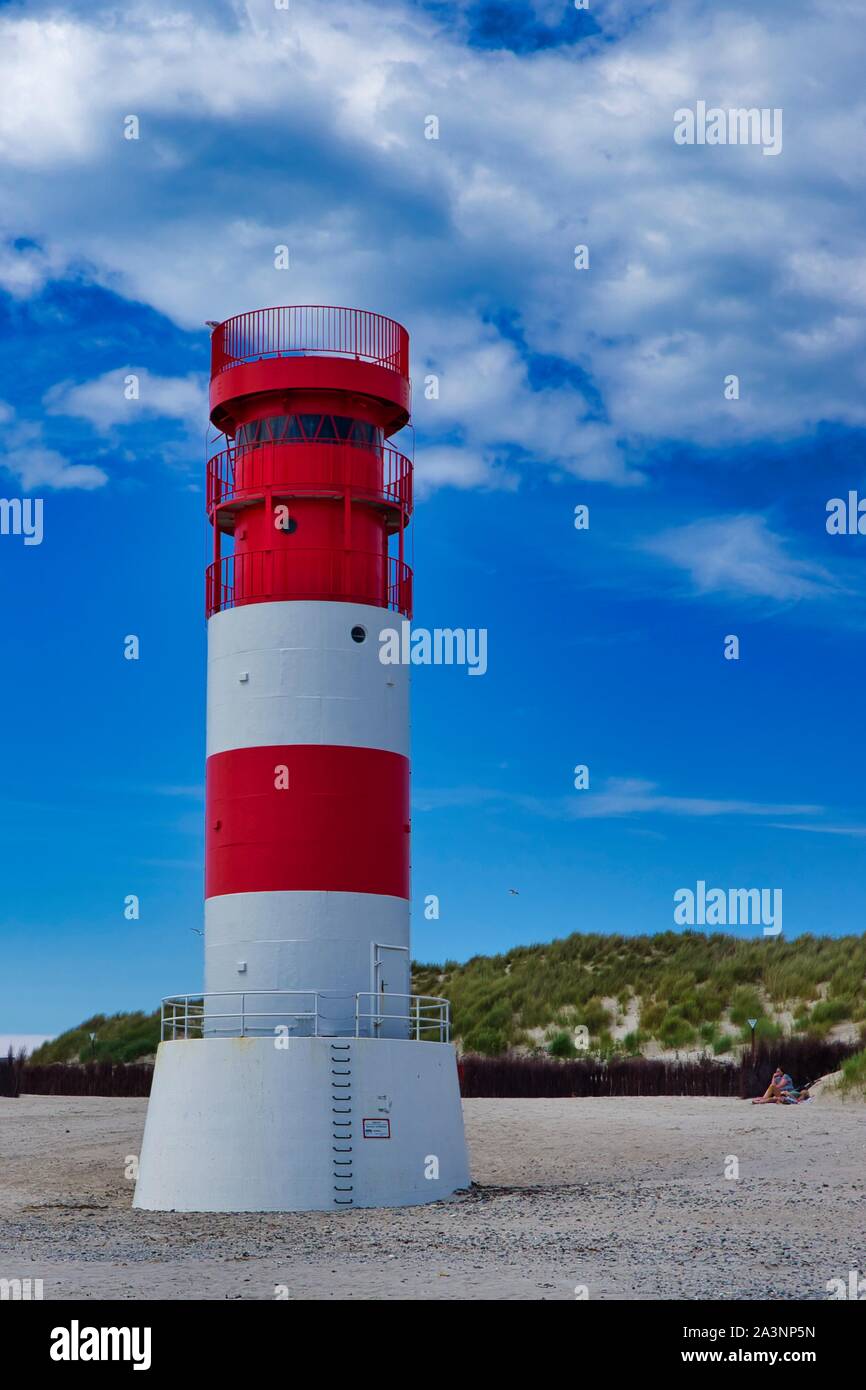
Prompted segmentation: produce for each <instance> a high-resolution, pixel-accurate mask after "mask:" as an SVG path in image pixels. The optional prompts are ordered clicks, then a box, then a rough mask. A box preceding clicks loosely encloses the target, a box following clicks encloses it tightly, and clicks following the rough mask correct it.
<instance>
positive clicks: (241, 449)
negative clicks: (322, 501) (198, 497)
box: [207, 439, 412, 516]
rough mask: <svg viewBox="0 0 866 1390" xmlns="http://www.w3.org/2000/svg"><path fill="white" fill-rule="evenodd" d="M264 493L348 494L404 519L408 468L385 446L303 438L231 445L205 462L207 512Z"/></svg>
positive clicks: (408, 498)
mask: <svg viewBox="0 0 866 1390" xmlns="http://www.w3.org/2000/svg"><path fill="white" fill-rule="evenodd" d="M267 488H273V489H276V490H279V489H280V488H283V489H285V490H286V491H287V492H290V493H291V494H292V495H298V494H301V493H307V494H311V495H315V494H316V493H322V492H336V493H339V494H343V493H345V492H347V491H348V492H349V493H350V494H351V496H352V497H353V498H358V499H359V500H363V501H370V502H379V503H385V504H389V503H390V504H391V505H392V506H395V507H399V508H400V509H401V510H402V511H403V512H405V513H406V515H407V516H408V515H409V514H410V513H411V511H412V464H411V461H410V460H409V459H408V458H407V457H406V455H405V454H401V453H400V452H399V450H397V449H392V448H391V447H390V446H389V445H387V444H386V445H372V446H371V445H369V444H361V443H355V442H353V441H341V442H340V443H334V442H333V441H330V440H329V441H323V442H318V441H314V442H310V441H308V440H303V439H300V440H282V441H280V442H279V443H273V442H267V443H264V444H251V445H233V446H232V447H231V448H228V449H222V450H221V451H220V452H219V453H218V454H214V456H213V458H211V459H209V460H208V465H207V505H208V511H211V510H212V509H213V508H214V507H221V506H224V505H225V504H226V503H229V502H232V501H233V500H234V499H235V498H236V497H239V496H242V497H245V498H248V497H249V496H250V494H252V495H261V494H262V493H263V492H264V491H265V489H267Z"/></svg>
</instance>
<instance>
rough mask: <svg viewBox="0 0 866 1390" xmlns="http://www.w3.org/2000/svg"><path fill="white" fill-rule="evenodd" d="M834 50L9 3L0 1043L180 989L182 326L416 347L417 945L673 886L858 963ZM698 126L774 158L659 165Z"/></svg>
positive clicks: (848, 405) (541, 932) (828, 13)
mask: <svg viewBox="0 0 866 1390" xmlns="http://www.w3.org/2000/svg"><path fill="white" fill-rule="evenodd" d="M279 2H280V0H277V3H279ZM861 21H862V8H861V6H860V4H859V3H856V2H855V0H828V3H824V4H822V5H820V6H817V5H815V4H814V3H803V0H786V3H784V4H783V3H776V2H775V0H771V3H768V4H766V5H763V6H761V7H758V8H756V7H755V6H754V5H753V4H747V3H740V0H733V2H732V3H728V4H726V5H718V4H717V3H709V2H708V0H707V2H705V0H676V3H673V4H665V3H658V4H656V3H649V0H644V2H642V0H630V3H626V0H608V3H605V0H590V5H589V8H588V9H585V10H577V9H576V8H575V5H574V3H573V0H509V3H500V4H493V3H485V2H484V0H453V2H452V3H449V2H448V0H441V2H439V3H432V2H431V3H422V2H421V0H399V2H398V0H375V3H372V2H371V3H367V0H352V3H344V2H343V0H328V3H327V4H322V3H313V0H289V6H288V8H286V9H283V8H277V4H275V3H274V0H245V3H242V0H235V2H234V3H228V0H210V3H204V2H201V3H195V4H192V3H190V4H188V5H187V6H186V7H184V5H183V4H182V3H180V2H179V0H175V3H172V2H171V0H149V3H148V4H147V5H143V4H142V5H137V4H134V3H132V4H131V3H124V4H123V5H119V4H115V5H103V4H101V3H99V0H88V3H86V4H85V3H66V4H64V5H63V7H62V8H60V7H58V8H56V9H54V8H53V7H52V6H51V5H50V4H45V3H24V4H9V3H5V4H4V3H0V93H2V98H0V178H2V196H0V369H2V374H0V424H2V433H0V469H2V472H0V488H2V490H3V492H2V495H3V496H4V497H6V498H12V497H16V496H22V497H30V498H37V497H38V498H41V499H43V501H44V539H43V541H42V544H41V545H39V546H24V544H23V541H22V538H21V537H17V536H14V535H4V536H0V565H2V574H3V579H4V583H3V593H4V595H5V600H6V602H5V605H4V618H5V621H4V623H3V628H2V641H3V656H4V673H5V678H6V679H5V695H6V706H5V708H6V719H5V730H6V738H5V740H4V756H3V764H2V773H0V778H2V785H3V804H2V812H0V814H2V829H3V843H4V855H3V894H2V913H3V918H2V921H3V932H4V942H5V963H6V965H7V969H6V970H5V971H4V972H3V976H2V979H0V1027H2V1028H4V1029H8V1030H10V1031H19V1032H33V1033H36V1032H40V1031H45V1032H52V1031H56V1030H57V1029H59V1028H60V1027H63V1026H66V1025H68V1024H70V1023H73V1022H76V1021H77V1020H78V1019H79V1018H80V1017H82V1016H84V1015H85V1014H86V1013H88V1012H93V1011H96V1010H109V1011H111V1010H113V1009H117V1008H123V1007H144V1006H147V1007H152V1006H153V1004H154V1003H155V1001H156V1000H157V999H158V997H159V996H161V995H162V994H165V993H169V992H173V991H180V990H184V989H194V988H196V987H198V985H199V983H200V980H201V965H200V955H201V939H200V937H199V936H198V935H197V934H196V931H195V930H194V928H198V927H200V925H201V891H202V879H201V855H202V837H201V827H200V822H201V784H202V780H203V708H204V665H203V661H204V623H203V613H202V606H203V603H202V600H203V580H202V572H203V568H204V564H205V559H206V553H207V548H208V538H207V533H206V532H207V528H206V524H205V521H204V516H203V501H204V499H203V491H202V477H203V459H204V456H205V448H206V424H207V421H206V406H205V401H206V376H207V360H208V334H207V330H206V328H205V327H204V324H205V320H207V319H223V318H226V317H228V316H229V315H231V314H234V313H238V312H241V311H243V310H245V309H249V308H254V307H258V306H261V305H269V304H290V303H325V304H329V303H330V304H348V305H356V306H359V307H363V308H368V309H375V310H378V311H380V312H382V313H385V314H388V315H391V316H392V317H395V318H397V319H399V320H400V321H401V322H402V323H404V324H406V326H407V327H408V328H409V331H410V334H411V338H412V375H413V378H414V383H415V390H414V401H415V416H414V426H415V435H414V440H413V437H412V435H411V433H410V432H409V431H407V432H406V434H405V437H404V438H403V440H401V441H398V442H400V443H401V444H402V446H403V447H404V449H406V450H407V451H408V450H410V449H411V447H412V445H413V443H414V448H415V458H416V470H417V479H418V487H419V493H420V499H421V501H420V505H419V507H418V509H417V512H416V519H415V539H414V565H415V570H416V614H415V621H416V624H418V625H421V626H427V627H434V626H450V627H455V626H461V627H484V628H486V629H487V630H488V634H489V636H488V651H489V655H488V661H489V670H488V673H487V674H486V675H485V676H484V677H483V678H479V679H472V678H469V677H467V674H466V672H465V671H461V670H459V669H454V668H430V669H420V670H419V671H418V672H417V673H416V675H415V677H414V705H413V735H414V759H415V761H414V787H415V799H416V815H415V821H414V824H415V838H414V892H415V904H416V910H415V915H414V927H413V930H414V942H415V954H416V956H417V957H419V958H420V959H426V960H430V959H442V958H444V957H446V956H451V957H454V958H458V959H464V958H466V957H468V956H470V955H472V954H474V953H475V952H480V951H483V952H488V951H495V950H499V949H505V948H507V947H508V946H509V945H513V944H516V943H519V942H527V941H537V940H544V939H547V938H549V937H551V936H555V935H563V934H565V933H567V932H569V931H573V930H602V931H621V932H629V933H631V932H641V931H663V930H668V929H670V928H671V927H672V925H673V894H674V892H675V891H676V890H677V888H679V887H682V886H689V885H694V884H695V883H696V882H697V880H698V879H704V880H706V881H707V882H708V883H710V882H711V883H713V884H714V885H718V886H722V887H749V886H758V887H767V888H780V889H782V891H783V895H784V929H785V932H786V934H787V935H792V934H795V933H798V932H804V931H812V932H834V933H836V932H843V931H860V930H861V929H862V927H863V925H864V906H866V875H864V873H863V871H862V863H863V841H864V838H866V806H864V794H863V786H864V771H866V768H864V755H863V739H862V736H861V725H862V698H861V689H862V684H863V674H864V662H863V658H862V651H863V642H864V629H866V603H864V591H866V586H864V581H863V578H862V574H861V569H862V564H863V558H864V545H866V542H864V538H863V537H862V536H858V535H856V534H855V535H843V536H840V535H832V536H831V535H828V533H827V530H826V524H825V523H826V506H827V502H828V500H829V499H831V498H834V497H845V498H847V495H848V492H849V491H851V490H854V491H856V490H857V489H858V488H860V487H861V486H862V487H863V489H864V492H866V479H864V477H863V472H864V470H863V440H864V427H866V392H864V375H866V355H864V351H863V338H864V333H866V254H864V250H863V230H864V229H863V223H864V202H863V188H862V183H863V167H864V166H863V148H864V118H866V99H864V97H863V94H862V72H863V69H864V51H863V50H864V48H866V38H864V31H863V26H862V22H861ZM698 102H706V103H707V106H708V107H709V108H721V109H722V110H724V111H727V110H729V109H731V108H736V107H750V108H751V107H755V108H758V109H766V110H768V111H775V112H781V116H780V117H779V118H778V119H779V120H780V122H781V126H780V129H781V132H782V148H781V150H780V151H779V152H778V153H777V154H772V155H768V154H765V153H764V150H763V148H762V147H761V145H760V144H752V145H743V144H739V145H711V144H690V145H683V144H678V143H677V142H676V141H675V140H674V138H673V137H674V129H675V116H674V113H675V112H676V111H678V110H680V109H683V108H690V109H694V108H695V107H696V104H697V103H698ZM130 117H135V118H136V122H135V123H134V125H137V130H136V134H137V136H138V138H137V139H128V138H125V135H126V134H128V133H129V131H130V128H131V127H130V121H129V118H130ZM434 117H435V121H433V120H431V118H434ZM431 131H433V132H435V133H436V134H437V135H438V138H436V139H430V138H427V136H428V135H429V134H430V133H431ZM278 246H286V247H288V250H289V267H288V269H277V268H276V267H275V248H276V247H278ZM579 246H582V247H586V248H588V250H587V253H586V256H585V257H584V259H586V258H587V257H588V262H589V264H588V268H585V269H577V268H576V267H575V248H576V247H579ZM132 372H134V373H136V374H137V375H138V376H139V377H140V380H141V394H140V399H139V400H137V401H128V400H126V399H125V397H124V392H123V383H124V379H125V377H126V376H127V375H128V374H129V373H132ZM430 374H435V375H436V376H437V377H438V378H439V382H440V389H439V397H438V399H431V400H428V399H426V398H425V392H424V380H425V378H426V377H427V376H429V375H430ZM731 377H736V378H737V380H738V383H739V392H738V398H735V399H732V398H731V390H730V386H728V388H727V389H726V382H729V381H730V378H731ZM580 504H583V505H585V506H588V507H589V509H590V512H589V514H590V526H589V529H588V530H585V531H577V530H576V529H575V527H574V509H575V507H576V506H578V505H580ZM128 633H135V634H137V635H139V636H140V638H141V651H142V656H141V660H140V661H139V662H137V663H131V662H127V661H124V660H123V638H124V636H125V635H126V634H128ZM730 634H734V635H737V636H738V637H739V639H740V659H739V660H738V661H728V660H725V657H724V647H725V639H726V637H727V636H728V635H730ZM577 764H586V765H588V766H589V769H590V787H589V789H588V790H586V791H576V790H575V789H574V787H573V769H574V767H575V766H576V765H577ZM512 888H516V889H517V890H518V892H517V893H512V892H510V891H509V890H510V889H512ZM129 893H136V894H138V895H139V896H140V898H141V903H142V915H141V920H140V921H139V922H137V923H130V922H127V921H125V919H124V917H123V910H122V905H123V899H124V897H125V895H127V894H129ZM428 894H437V895H438V896H439V898H440V903H441V916H440V919H439V921H438V922H428V921H425V920H424V916H423V911H419V910H418V908H419V905H420V904H421V903H423V899H424V898H425V896H426V895H428Z"/></svg>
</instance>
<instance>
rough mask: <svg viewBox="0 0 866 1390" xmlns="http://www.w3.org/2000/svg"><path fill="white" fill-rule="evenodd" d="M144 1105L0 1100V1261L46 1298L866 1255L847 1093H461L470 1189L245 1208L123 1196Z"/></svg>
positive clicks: (451, 1290) (849, 1259)
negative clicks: (771, 1098)
mask: <svg viewBox="0 0 866 1390" xmlns="http://www.w3.org/2000/svg"><path fill="white" fill-rule="evenodd" d="M145 1104H146V1102H145V1101H143V1100H113V1099H95V1098H83V1097H82V1098H68V1097H54V1096H22V1097H21V1098H20V1099H19V1100H4V1099H0V1278H4V1277H5V1278H15V1277H18V1278H26V1277H28V1276H30V1277H31V1278H41V1279H42V1280H43V1286H44V1297H45V1298H46V1299H67V1298H93V1299H152V1298H171V1299H272V1298H274V1297H275V1289H276V1288H277V1287H278V1286H281V1287H283V1288H285V1289H287V1290H288V1296H289V1298H292V1299H302V1298H308V1299H349V1298H355V1299H389V1298H398V1299H573V1298H575V1296H576V1295H575V1290H576V1288H577V1287H578V1286H586V1289H587V1293H588V1296H589V1298H590V1299H680V1298H687V1299H701V1300H702V1299H709V1298H721V1299H736V1298H754V1299H788V1298H805V1299H823V1298H826V1297H827V1293H826V1284H827V1281H828V1280H829V1279H832V1278H835V1277H843V1278H847V1274H848V1271H849V1270H850V1269H859V1270H860V1272H861V1273H863V1272H866V1163H864V1136H866V1106H864V1105H862V1104H857V1103H850V1102H849V1103H844V1102H841V1101H839V1100H837V1099H832V1098H831V1099H823V1098H822V1099H821V1100H819V1101H813V1102H809V1103H808V1104H806V1105H801V1106H792V1107H782V1106H771V1105H767V1106H751V1105H749V1104H747V1103H745V1102H743V1101H739V1100H727V1099H725V1100H718V1099H711V1098H703V1097H702V1098H697V1099H695V1098H684V1097H673V1096H670V1097H662V1098H656V1099H592V1100H469V1101H466V1102H465V1103H464V1109H465V1114H466V1127H467V1134H468V1138H469V1143H470V1149H471V1155H472V1172H473V1178H474V1181H475V1183H476V1184H477V1185H476V1186H475V1187H473V1189H472V1190H471V1191H470V1192H468V1193H466V1194H464V1195H461V1196H458V1197H455V1198H453V1199H451V1200H450V1201H447V1202H440V1203H437V1204H435V1205H433V1206H427V1207H414V1208H402V1209H398V1210H392V1211H345V1212H340V1213H330V1212H327V1213H320V1212H312V1213H299V1214H279V1215H261V1216H260V1215H241V1216H214V1215H174V1214H162V1213H160V1214H155V1213H151V1212H136V1211H133V1210H132V1208H131V1202H132V1188H133V1183H132V1182H131V1181H130V1180H129V1179H127V1178H126V1177H125V1176H124V1165H125V1163H126V1160H127V1156H128V1155H134V1154H136V1153H137V1151H138V1145H139V1143H140V1139H141V1132H142V1126H143V1122H144V1111H145ZM729 1155H733V1156H735V1157H736V1158H737V1160H738V1162H739V1178H738V1179H726V1178H725V1176H724V1170H725V1163H726V1160H727V1156H729Z"/></svg>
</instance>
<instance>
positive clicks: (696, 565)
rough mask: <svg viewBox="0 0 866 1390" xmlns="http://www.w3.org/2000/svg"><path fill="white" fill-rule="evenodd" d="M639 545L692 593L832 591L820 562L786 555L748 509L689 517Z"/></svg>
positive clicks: (806, 594)
mask: <svg viewBox="0 0 866 1390" xmlns="http://www.w3.org/2000/svg"><path fill="white" fill-rule="evenodd" d="M644 549H645V550H647V551H649V552H650V553H651V554H653V555H656V556H658V557H659V558H660V559H663V560H666V561H668V563H669V564H671V565H675V566H676V567H677V569H681V570H684V571H685V572H686V573H687V574H688V576H689V578H690V579H691V581H692V583H693V585H694V587H695V589H696V591H697V592H698V593H702V594H706V593H727V594H749V595H752V596H754V597H760V598H773V599H782V600H788V599H803V598H819V597H822V596H826V595H830V594H832V593H838V586H837V585H836V584H835V581H834V580H833V579H832V576H831V575H830V574H829V573H828V572H827V571H826V570H825V569H823V568H822V567H821V566H820V565H816V564H812V563H810V562H809V561H806V560H798V559H797V558H796V557H794V556H792V555H790V554H788V552H787V550H786V549H785V541H784V540H783V538H782V537H781V536H779V535H777V534H776V532H774V531H771V530H770V528H769V526H768V524H767V521H766V518H765V517H762V516H755V515H753V514H748V513H747V514H744V515H740V516H730V517H718V518H713V519H710V520H705V521H695V522H692V523H691V524H690V525H687V526H680V527H676V528H674V529H672V530H670V531H665V532H663V533H662V534H661V535H659V536H655V537H653V538H652V539H651V540H648V541H646V542H645V544H644Z"/></svg>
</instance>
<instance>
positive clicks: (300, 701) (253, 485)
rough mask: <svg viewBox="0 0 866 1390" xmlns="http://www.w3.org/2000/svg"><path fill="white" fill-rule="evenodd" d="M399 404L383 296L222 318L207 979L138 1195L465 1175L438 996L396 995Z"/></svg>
mask: <svg viewBox="0 0 866 1390" xmlns="http://www.w3.org/2000/svg"><path fill="white" fill-rule="evenodd" d="M409 408H410V381H409V340H408V334H407V333H406V330H405V329H404V328H402V327H401V326H400V325H399V324H398V323H395V322H394V321H393V320H391V319H387V318H383V317H382V316H380V315H378V314H372V313H367V312H365V311H361V310H355V309H336V308H321V307H310V306H304V307H294V308H275V309H262V310H257V311H255V312H252V313H248V314H241V315H239V316H238V317H236V318H231V319H228V320H226V321H225V322H224V323H220V324H218V325H216V326H215V327H214V331H213V334H212V369H211V388H210V414H211V422H212V424H213V425H214V426H216V428H217V429H218V430H219V431H220V432H221V433H222V434H223V435H224V437H225V438H224V444H225V447H224V448H223V449H222V450H221V451H220V452H217V453H216V454H215V455H214V456H213V457H212V458H211V459H210V461H209V463H208V475H207V477H208V493H207V508H208V515H209V519H210V522H211V525H212V528H213V561H212V563H211V564H210V565H209V567H208V571H207V584H206V596H207V618H208V688H207V777H206V784H207V791H206V849H205V856H206V858H205V989H204V993H203V994H201V995H198V996H189V995H182V996H172V997H170V998H169V999H167V1000H166V1001H164V1010H163V1018H164V1032H163V1037H164V1041H163V1042H162V1043H161V1045H160V1049H159V1053H158V1057H157V1068H156V1073H155V1078H154V1087H153V1091H152V1094H151V1102H150V1106H149V1110H148V1120H147V1125H146V1129H145V1139H144V1144H143V1147H142V1155H141V1163H140V1176H139V1182H138V1186H137V1189H136V1197H135V1203H136V1205H137V1206H141V1207H146V1208H151V1209H159V1210H164V1209H167V1208H174V1209H177V1210H221V1211H230V1210H292V1209H302V1208H328V1207H330V1206H331V1205H333V1204H337V1205H356V1206H357V1205H364V1206H370V1205H400V1204H408V1203H413V1202H423V1201H434V1200H437V1199H438V1198H440V1197H442V1196H443V1195H446V1194H447V1193H449V1192H453V1191H454V1190H455V1189H456V1188H458V1187H462V1186H465V1185H466V1183H467V1182H468V1180H469V1174H468V1166H467V1162H466V1150H465V1143H464V1139H463V1127H462V1115H461V1112H460V1099H459V1088H458V1085H457V1073H456V1065H455V1056H454V1050H453V1048H452V1047H451V1046H450V1044H449V1042H448V1012H447V1004H446V1002H445V1001H443V1000H437V999H420V998H416V997H413V996H412V995H411V984H410V958H409V867H410V866H409V844H410V820H409V817H410V810H409V670H408V666H406V665H394V664H390V663H389V664H385V663H383V662H382V661H381V660H380V651H381V649H382V648H381V643H380V634H381V633H382V632H383V630H385V629H390V628H393V627H394V625H395V624H399V623H400V622H401V621H402V619H403V618H411V609H412V574H411V571H410V569H409V567H408V565H407V564H406V561H405V558H404V541H405V534H406V527H407V525H408V523H409V519H410V516H411V512H412V464H411V462H410V461H409V459H408V458H406V457H405V455H404V454H402V453H401V452H399V451H398V450H397V449H395V448H393V447H392V446H391V445H390V444H389V443H388V442H387V441H388V440H389V438H390V437H391V436H392V435H393V434H395V433H396V432H397V431H398V430H400V429H401V428H402V427H403V426H404V425H406V424H407V423H408V420H409ZM371 1141H372V1142H371ZM203 1172H207V1173H208V1174H209V1175H210V1180H211V1185H210V1190H207V1184H205V1183H203V1180H202V1174H203Z"/></svg>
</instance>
